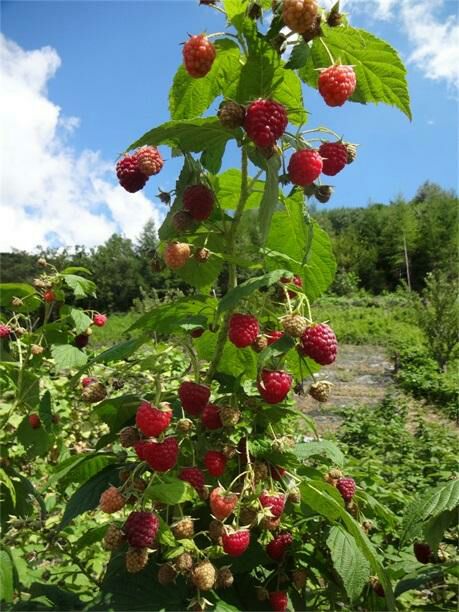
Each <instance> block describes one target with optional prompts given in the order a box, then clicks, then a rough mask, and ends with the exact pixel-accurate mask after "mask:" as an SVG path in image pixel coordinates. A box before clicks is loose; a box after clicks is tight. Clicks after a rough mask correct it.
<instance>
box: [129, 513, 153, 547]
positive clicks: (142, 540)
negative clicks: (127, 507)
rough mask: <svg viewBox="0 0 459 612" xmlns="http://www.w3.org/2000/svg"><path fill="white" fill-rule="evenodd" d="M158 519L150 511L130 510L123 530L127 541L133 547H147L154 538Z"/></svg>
mask: <svg viewBox="0 0 459 612" xmlns="http://www.w3.org/2000/svg"><path fill="white" fill-rule="evenodd" d="M158 529H159V519H158V517H157V516H156V514H153V513H152V512H131V514H130V515H129V516H128V518H127V521H126V522H125V524H124V527H123V531H124V533H125V534H126V537H127V541H128V542H129V544H130V546H132V547H134V548H149V547H151V546H152V544H153V542H154V541H155V539H156V534H157V533H158Z"/></svg>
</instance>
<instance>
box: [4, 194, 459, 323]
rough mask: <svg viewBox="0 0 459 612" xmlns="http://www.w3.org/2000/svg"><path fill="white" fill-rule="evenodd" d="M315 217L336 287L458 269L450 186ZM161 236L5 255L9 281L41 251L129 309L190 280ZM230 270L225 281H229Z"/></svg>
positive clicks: (102, 300) (150, 229)
mask: <svg viewBox="0 0 459 612" xmlns="http://www.w3.org/2000/svg"><path fill="white" fill-rule="evenodd" d="M319 206H322V205H317V206H314V205H313V206H312V214H313V216H314V218H316V219H317V220H318V222H319V223H320V225H321V226H322V227H324V229H326V230H327V232H329V234H330V236H331V238H332V240H333V247H334V252H335V256H336V259H337V262H338V273H337V276H336V280H335V283H334V285H333V287H332V290H333V291H335V292H336V293H346V292H349V291H352V290H353V289H357V288H362V289H365V290H367V291H369V292H371V293H375V294H379V293H381V292H383V291H393V290H394V289H395V288H396V287H397V286H398V285H399V284H400V282H401V281H405V282H406V281H407V280H408V277H407V266H406V262H407V261H408V265H409V277H410V283H411V286H412V288H413V289H415V290H419V289H421V288H422V287H423V283H424V278H425V275H426V274H427V273H428V272H430V271H432V270H434V269H436V268H441V269H443V270H446V271H448V270H449V271H451V273H454V266H455V257H454V256H453V254H454V253H456V252H457V244H458V199H457V195H456V194H454V193H453V192H451V191H445V190H444V189H442V188H441V187H439V186H438V185H435V184H432V183H425V184H424V185H422V186H421V187H420V188H419V190H418V192H417V194H416V196H415V197H414V198H413V200H411V201H407V200H404V199H403V198H401V197H400V198H398V199H397V200H395V201H394V202H390V203H389V204H371V205H369V206H367V207H366V208H351V207H348V208H335V209H331V210H322V209H321V208H319ZM157 243H158V241H157V237H156V231H155V227H154V224H153V222H149V223H148V224H147V225H146V226H145V228H144V231H143V232H142V234H141V236H139V238H138V240H137V241H135V242H133V241H132V240H129V239H127V238H124V237H122V236H119V235H116V234H115V235H113V236H112V237H111V238H109V240H107V242H105V244H103V245H100V246H98V247H96V248H92V249H87V248H84V247H80V246H77V247H76V248H75V249H58V250H57V249H42V248H40V247H37V248H36V249H35V250H34V252H33V254H32V253H25V252H23V251H15V252H13V253H4V254H2V282H4V283H8V282H29V283H30V282H33V278H34V277H35V275H36V270H37V269H36V257H37V254H41V255H44V256H45V257H46V259H47V260H48V261H49V262H52V263H53V264H54V265H56V267H57V268H59V269H62V268H64V267H65V266H69V265H76V266H84V267H86V268H88V269H89V270H91V271H92V273H93V274H94V276H95V277H96V278H98V279H99V287H98V297H97V300H94V299H93V300H92V301H91V303H90V304H88V306H91V307H95V308H98V309H99V310H104V311H118V312H125V311H127V310H128V309H129V308H130V307H131V306H132V304H133V301H134V300H136V299H141V298H142V297H144V296H145V295H151V294H152V293H153V295H156V294H159V297H162V294H163V293H164V291H165V290H168V289H171V288H177V289H179V290H182V291H186V285H185V283H182V282H181V281H180V280H179V279H178V278H177V276H175V277H173V276H172V275H171V273H170V272H167V271H166V272H165V273H160V272H161V271H160V270H159V268H158V264H159V262H158V261H157V260H156V258H155V253H156V247H157ZM225 276H226V275H225V273H223V274H222V278H221V279H220V284H224V282H225V281H224V278H225Z"/></svg>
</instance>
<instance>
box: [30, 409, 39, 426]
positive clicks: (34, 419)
mask: <svg viewBox="0 0 459 612" xmlns="http://www.w3.org/2000/svg"><path fill="white" fill-rule="evenodd" d="M28 420H29V425H30V427H31V428H32V429H38V428H39V427H40V426H41V420H40V417H39V416H38V414H35V412H34V413H32V414H29V417H28Z"/></svg>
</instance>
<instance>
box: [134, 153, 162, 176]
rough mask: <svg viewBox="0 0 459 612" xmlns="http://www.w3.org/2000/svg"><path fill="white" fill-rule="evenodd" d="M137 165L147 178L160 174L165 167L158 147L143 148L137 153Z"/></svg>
mask: <svg viewBox="0 0 459 612" xmlns="http://www.w3.org/2000/svg"><path fill="white" fill-rule="evenodd" d="M137 164H138V168H139V170H140V172H143V174H145V176H153V175H154V174H158V172H160V170H161V168H162V167H163V165H164V161H163V158H162V157H161V153H160V152H159V151H158V149H157V148H156V147H148V146H146V147H142V148H141V149H139V151H137Z"/></svg>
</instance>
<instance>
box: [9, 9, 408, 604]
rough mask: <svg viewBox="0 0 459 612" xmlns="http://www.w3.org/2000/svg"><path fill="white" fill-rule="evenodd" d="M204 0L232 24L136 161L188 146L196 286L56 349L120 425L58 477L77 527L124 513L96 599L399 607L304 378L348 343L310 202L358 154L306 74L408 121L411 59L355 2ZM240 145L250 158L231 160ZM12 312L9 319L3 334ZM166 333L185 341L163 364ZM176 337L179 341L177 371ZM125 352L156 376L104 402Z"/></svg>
mask: <svg viewBox="0 0 459 612" xmlns="http://www.w3.org/2000/svg"><path fill="white" fill-rule="evenodd" d="M201 4H203V5H207V7H206V6H204V7H203V8H202V10H216V11H218V12H219V13H221V14H222V15H223V17H224V19H225V21H226V26H227V32H226V33H223V32H219V33H217V34H211V33H206V34H204V33H197V34H195V35H192V36H190V37H189V38H188V40H186V41H185V43H184V46H183V65H182V66H180V68H179V69H178V71H177V73H176V75H175V77H174V80H173V84H172V88H171V91H170V95H169V108H170V113H171V120H170V121H168V122H166V123H164V124H162V125H160V126H157V127H154V128H152V129H151V130H150V131H148V132H147V133H146V134H144V135H143V136H142V137H140V138H139V139H138V140H136V141H135V142H134V143H132V145H130V146H129V147H128V149H127V151H126V153H125V155H124V156H123V157H122V158H121V159H120V160H119V161H118V163H117V166H116V173H117V176H118V179H119V182H120V184H121V186H122V187H123V188H124V189H126V190H127V191H129V192H135V191H138V190H139V189H142V188H143V187H144V185H145V184H146V183H147V181H149V180H154V178H151V177H154V175H156V174H157V173H159V172H160V171H161V169H162V167H163V163H164V162H163V159H167V158H168V157H169V154H168V155H166V154H163V155H162V154H161V153H160V152H159V151H158V149H157V147H166V146H167V147H169V148H170V149H171V151H172V153H173V154H174V155H176V156H181V157H182V158H183V166H182V170H181V172H180V175H179V177H178V179H177V183H176V187H175V190H174V192H173V196H174V197H173V199H172V198H169V197H167V198H165V199H166V200H167V201H169V199H171V200H172V201H171V208H170V211H169V212H168V214H167V216H166V218H165V220H164V223H163V225H162V226H161V228H160V229H159V238H160V240H161V248H160V253H159V256H160V257H161V258H162V260H163V262H164V264H165V265H166V266H168V267H169V268H170V269H171V270H173V271H174V272H175V273H176V274H177V275H178V276H179V277H180V278H181V279H182V280H184V281H186V282H187V283H188V284H189V285H190V287H192V288H193V290H194V291H193V292H192V293H191V294H190V295H189V296H187V297H183V298H180V299H178V300H175V301H174V302H170V303H165V304H163V305H161V306H159V307H156V308H154V309H153V310H151V311H150V312H147V313H146V314H144V315H143V316H142V317H141V318H140V319H139V320H137V322H136V323H135V324H134V325H133V326H132V328H131V330H130V331H131V332H135V334H136V337H135V338H133V339H129V340H127V341H125V342H123V343H122V344H120V345H118V346H115V347H113V348H112V349H109V350H108V351H105V352H104V353H102V354H100V355H95V356H91V358H90V359H89V360H88V357H87V353H86V351H87V350H88V349H87V348H85V347H86V344H87V334H84V333H83V332H84V331H85V329H86V328H87V327H88V322H87V320H86V319H84V317H87V315H85V314H84V313H80V314H76V313H75V312H74V311H73V310H70V311H67V310H65V311H63V314H64V315H65V317H70V319H71V320H72V325H74V328H75V329H76V331H77V332H78V331H79V333H76V336H75V338H74V345H75V350H77V351H78V354H76V353H75V352H74V351H72V355H73V358H70V352H69V351H68V348H66V349H65V355H64V349H62V346H67V345H65V342H62V341H59V340H57V341H55V343H54V344H52V340H50V343H49V344H50V345H51V346H54V345H55V346H57V347H58V349H57V350H56V349H54V351H53V349H51V356H52V357H53V358H54V360H55V361H56V362H57V363H60V364H61V365H62V367H65V368H68V369H71V368H77V369H78V368H79V369H78V370H77V371H76V372H74V373H73V377H72V379H71V381H70V383H71V384H73V388H75V385H78V384H79V381H80V379H81V376H82V375H85V376H84V378H83V379H82V381H81V386H80V395H81V399H82V400H83V401H85V402H88V403H95V404H97V405H96V406H95V408H94V414H93V417H96V418H98V419H99V420H100V421H101V422H102V423H103V424H104V425H105V427H106V430H105V432H104V435H103V436H102V437H101V438H100V440H99V442H98V443H97V445H96V449H95V450H93V451H91V452H90V453H87V454H86V455H85V456H84V457H83V458H81V456H80V457H79V456H76V457H71V458H69V459H67V460H65V462H64V464H63V465H62V466H61V467H60V468H58V470H57V476H56V479H57V480H59V478H63V479H65V482H66V483H67V484H68V483H69V482H76V483H78V482H81V481H82V480H83V481H84V482H83V484H82V486H78V487H77V489H76V491H75V492H74V493H73V495H72V496H71V498H70V499H69V501H68V504H67V507H66V510H65V513H64V516H63V518H62V521H61V524H60V529H64V528H66V527H67V526H68V525H69V524H70V522H71V521H72V520H73V519H75V518H76V517H77V516H80V515H82V514H84V513H86V512H88V511H94V510H98V511H99V512H100V513H102V515H103V516H104V519H105V523H104V526H103V529H102V530H99V533H98V535H99V539H102V538H103V540H104V546H105V548H106V549H107V550H109V551H111V553H112V554H111V558H110V561H109V564H108V567H107V570H106V574H105V577H104V579H103V581H102V583H101V584H100V593H98V595H97V597H96V605H97V606H98V607H101V606H102V607H103V608H104V609H107V608H110V609H111V608H113V609H151V610H156V609H187V608H192V609H199V610H202V609H205V608H213V607H215V608H216V609H232V610H236V609H239V610H266V609H267V607H269V606H270V607H271V608H272V609H273V610H285V609H287V607H290V608H294V609H304V606H307V607H308V608H312V609H320V608H327V609H329V608H330V607H331V606H335V605H336V606H347V607H349V606H364V607H367V608H368V607H370V608H372V609H373V608H375V607H378V606H379V607H382V606H383V607H384V609H388V610H393V609H394V608H395V602H394V594H393V590H392V585H391V581H390V579H389V577H388V574H387V572H386V571H385V568H384V567H383V566H382V563H381V560H380V556H379V554H378V552H377V550H376V549H375V547H374V546H373V545H372V543H371V541H370V539H369V538H368V536H367V535H366V532H365V530H364V529H363V528H362V524H363V523H364V522H365V517H366V513H367V512H370V513H374V512H375V507H376V509H377V510H376V512H377V511H378V508H379V506H378V505H377V503H376V502H375V500H372V499H370V498H369V497H368V496H367V495H366V493H365V491H364V490H363V489H362V488H360V487H359V483H358V482H357V483H355V482H354V480H353V479H352V478H351V476H352V475H351V474H346V472H345V469H344V458H343V456H342V453H341V452H340V451H339V449H338V448H337V447H335V446H334V445H333V444H332V443H330V442H329V441H324V440H321V439H320V438H319V437H318V435H317V432H316V429H315V426H314V423H313V422H312V421H311V420H310V419H309V418H306V417H305V416H304V415H302V414H301V412H300V411H299V410H298V408H297V407H296V406H295V402H294V393H293V391H296V392H302V391H303V387H304V385H305V381H306V379H308V378H309V379H310V384H311V387H310V389H311V395H312V396H313V397H315V398H316V399H317V401H319V402H322V401H326V399H327V396H328V384H327V383H326V382H325V381H321V380H320V376H319V374H318V373H319V371H320V365H325V366H326V365H328V364H331V363H332V362H333V361H334V359H335V357H336V350H337V340H336V337H335V334H334V333H333V330H332V328H331V327H330V326H329V325H328V324H327V323H325V322H322V321H318V320H316V318H315V317H314V314H313V310H312V306H311V305H313V302H314V300H315V299H316V298H317V297H319V296H320V295H321V293H323V292H324V291H325V290H326V289H327V287H328V286H329V285H330V283H331V282H332V280H333V276H334V273H335V263H334V258H333V254H332V250H331V245H330V241H329V239H328V237H327V235H326V233H325V232H324V231H323V230H322V229H321V228H320V227H319V226H318V224H317V223H315V222H313V221H312V220H311V218H310V217H309V215H308V209H307V201H308V198H310V197H314V196H315V197H316V198H317V200H318V201H319V202H326V201H327V200H328V199H329V198H330V197H331V195H332V189H331V186H329V185H327V184H323V183H322V181H321V178H320V176H321V174H325V175H329V176H335V175H337V174H339V172H341V171H342V172H345V168H346V165H347V164H349V163H351V162H354V160H355V157H356V150H357V149H356V145H353V144H352V143H351V142H347V141H345V140H343V137H342V136H341V135H339V134H337V133H335V132H333V131H332V130H330V129H328V128H325V127H323V126H318V127H313V128H308V129H303V126H304V124H305V123H306V120H307V112H306V110H305V109H304V104H303V97H302V85H301V82H302V81H303V82H304V83H306V84H308V85H310V86H311V87H313V88H315V89H318V90H319V93H320V94H321V95H322V97H323V101H324V104H327V105H329V106H331V107H340V106H342V105H343V104H350V103H352V102H359V103H363V104H366V103H370V102H375V103H377V102H383V103H387V104H391V105H393V106H396V107H398V108H399V109H400V110H401V111H402V112H404V113H405V114H406V115H408V116H410V109H409V98H408V92H407V86H406V78H405V69H404V67H403V65H402V63H401V62H400V59H399V58H398V56H397V53H396V52H395V51H394V50H393V49H392V48H391V47H390V46H389V45H388V44H387V43H385V42H384V41H382V40H380V39H378V38H376V37H374V36H373V35H371V34H369V33H367V32H365V31H363V30H357V29H355V28H353V27H351V26H350V25H349V24H348V22H347V19H346V17H345V16H344V15H342V14H341V13H340V11H339V6H338V5H335V6H334V7H333V8H332V9H331V11H329V12H326V11H324V10H323V9H322V8H320V7H319V6H318V5H317V4H316V2H315V1H314V0H302V1H300V2H298V1H291V0H284V2H278V1H277V0H275V1H274V2H272V3H271V0H269V1H268V0H256V1H252V0H250V1H249V0H224V1H223V2H222V3H221V4H220V3H218V2H201ZM286 50H288V53H286ZM308 91H309V90H308ZM312 95H314V94H312ZM335 112H336V113H337V117H339V113H340V112H341V111H340V109H339V108H337V109H336V111H335ZM362 112H364V109H362ZM204 114H205V116H203V115H204ZM346 137H347V136H346ZM348 137H349V138H350V139H352V134H350V135H349V136H348ZM235 155H237V157H238V158H239V160H240V161H239V167H237V168H234V167H229V168H228V167H227V165H226V164H225V162H226V160H227V159H228V158H234V157H235ZM357 163H358V162H357ZM337 181H339V179H337ZM171 195H172V194H171ZM71 276H72V272H70V271H67V272H65V273H63V275H61V276H59V275H57V277H56V278H59V279H60V280H59V282H61V281H62V279H63V280H64V281H65V282H66V283H67V284H68V285H69V286H70V287H73V288H74V289H75V292H76V293H77V291H79V292H80V294H81V292H83V294H84V293H85V292H88V290H89V289H91V290H92V287H89V285H88V283H89V281H85V282H86V285H84V283H83V281H81V280H79V281H77V280H75V278H73V279H72V280H71V281H70V280H69V278H70V277H71ZM218 279H220V280H221V281H222V282H223V284H225V285H226V288H225V289H226V290H225V291H224V293H223V294H222V295H217V293H216V290H215V286H216V283H217V280H218ZM243 279H246V280H243ZM83 280H85V279H83ZM72 283H73V284H72ZM85 287H86V288H85ZM44 289H46V291H45V292H44V293H43V294H42V295H41V294H40V296H39V297H37V294H36V293H35V292H34V290H33V288H32V292H31V295H32V297H30V298H29V297H27V296H28V294H29V293H30V292H29V290H28V289H27V290H26V289H24V288H23V291H24V296H25V297H26V298H27V299H30V300H31V301H32V300H36V299H41V300H42V301H44V302H45V303H47V304H53V303H54V302H55V300H57V299H59V298H60V297H62V296H61V295H60V294H58V292H59V291H60V289H59V283H51V286H50V287H44ZM13 293H14V292H13ZM16 294H17V296H18V297H19V298H20V299H22V297H21V295H22V294H21V295H20V294H18V293H17V290H16V293H14V295H13V294H8V295H9V296H10V301H9V302H8V305H9V306H11V299H12V298H13V297H15V296H16ZM77 295H78V293H77ZM40 303H41V302H40ZM4 305H5V304H4ZM17 307H19V306H17ZM21 307H22V306H21ZM45 308H46V309H48V307H45ZM19 312H20V311H19ZM46 312H48V310H45V313H46ZM45 316H46V314H45ZM83 321H84V324H83ZM89 322H91V319H89ZM104 322H105V321H104V319H103V318H101V316H100V315H96V317H95V318H94V319H93V323H94V325H96V326H98V325H102V324H103V323H104ZM45 324H46V321H45ZM9 325H10V321H6V322H4V324H2V325H1V326H0V335H1V337H2V338H3V340H2V342H4V341H5V339H6V341H8V338H9V335H10V331H9ZM85 326H86V327H85ZM69 333H73V332H72V331H70V332H69ZM152 333H154V334H155V335H156V337H157V336H158V335H160V336H161V337H162V338H167V342H168V346H167V347H166V348H165V349H164V350H162V351H161V350H158V354H157V355H155V356H154V359H144V358H143V356H142V353H141V348H142V347H143V346H144V345H147V343H151V336H152ZM83 336H84V337H83ZM59 347H61V348H59ZM31 350H32V349H31ZM46 350H48V345H46ZM171 352H175V354H180V356H181V360H180V363H175V364H174V366H173V367H171V364H170V361H168V359H169V357H168V355H169V354H170V353H171ZM80 354H81V355H83V358H81V357H80ZM76 357H78V359H80V361H78V359H76ZM123 361H124V365H122V366H120V368H121V369H127V368H129V367H132V366H133V364H139V366H140V368H141V370H142V372H150V373H152V374H153V378H154V385H151V384H150V382H151V378H145V379H144V384H143V385H142V379H139V383H138V386H137V388H136V389H135V392H134V393H131V394H129V395H126V394H123V393H122V392H121V393H117V392H116V390H113V389H112V391H111V392H110V394H109V397H106V394H107V388H106V386H105V385H104V384H103V381H100V380H98V378H97V377H94V376H93V374H94V370H95V369H96V368H97V367H99V366H100V364H105V366H107V364H109V363H112V362H122V363H123ZM21 363H22V362H21ZM107 370H108V366H107ZM40 406H41V404H40ZM32 421H33V422H34V423H35V425H36V423H37V422H36V419H32ZM29 425H30V426H31V428H32V429H33V428H34V427H35V425H32V424H31V423H30V421H29ZM300 427H302V428H303V429H304V431H305V432H307V433H308V434H309V435H308V436H304V435H298V431H299V430H300ZM314 457H320V458H321V461H322V462H325V463H326V464H327V463H328V465H329V468H330V469H329V470H328V472H327V470H323V469H322V470H320V469H318V467H317V466H318V465H319V464H318V463H317V462H316V461H315V459H314ZM83 463H84V465H85V468H84V469H85V470H86V471H85V478H81V465H82V464H83ZM342 470H344V471H342ZM72 479H74V480H72ZM379 511H381V512H382V513H384V508H382V509H380V510H379ZM94 537H95V536H94ZM96 539H97V538H96ZM93 541H94V540H91V542H93ZM375 597H378V598H380V599H379V600H376V603H375V599H374V598H375ZM377 601H379V602H380V603H377Z"/></svg>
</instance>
